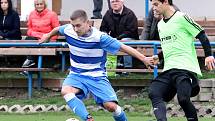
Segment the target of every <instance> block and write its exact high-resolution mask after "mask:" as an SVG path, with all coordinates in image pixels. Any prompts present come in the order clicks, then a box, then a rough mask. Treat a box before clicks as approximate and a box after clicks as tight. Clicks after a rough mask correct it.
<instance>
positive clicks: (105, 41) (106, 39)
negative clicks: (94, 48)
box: [100, 34, 122, 54]
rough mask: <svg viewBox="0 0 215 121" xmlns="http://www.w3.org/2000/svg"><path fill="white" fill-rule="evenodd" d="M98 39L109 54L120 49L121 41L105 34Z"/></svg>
mask: <svg viewBox="0 0 215 121" xmlns="http://www.w3.org/2000/svg"><path fill="white" fill-rule="evenodd" d="M100 39H101V40H100V42H101V47H102V48H103V49H104V50H105V51H107V52H109V53H111V54H116V53H117V52H118V51H119V50H120V47H121V45H122V43H121V42H119V41H118V40H117V39H115V38H112V37H111V36H109V35H107V34H104V35H102V36H101V38H100Z"/></svg>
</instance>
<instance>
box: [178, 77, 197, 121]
mask: <svg viewBox="0 0 215 121" xmlns="http://www.w3.org/2000/svg"><path fill="white" fill-rule="evenodd" d="M176 87H177V98H178V102H179V105H180V106H181V107H182V109H183V110H184V112H185V116H186V117H187V120H188V121H198V117H197V112H196V109H195V107H194V105H193V104H192V102H191V100H190V96H191V91H192V85H191V79H190V78H189V77H188V78H184V79H181V80H177V83H176Z"/></svg>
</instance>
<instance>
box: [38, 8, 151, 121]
mask: <svg viewBox="0 0 215 121" xmlns="http://www.w3.org/2000/svg"><path fill="white" fill-rule="evenodd" d="M70 19H71V22H70V23H71V24H67V25H64V26H60V27H56V28H55V29H53V30H52V31H51V32H50V33H48V34H44V35H43V37H42V39H41V40H40V43H42V42H48V40H49V39H50V38H51V37H52V36H54V35H56V34H58V33H60V34H62V35H65V37H66V41H67V43H68V45H69V48H70V49H69V50H70V63H71V67H70V68H71V70H70V74H69V75H68V76H67V78H66V79H65V80H64V82H63V86H62V90H61V93H62V95H63V96H64V99H65V101H66V102H67V105H68V106H69V107H70V108H71V110H72V111H73V112H74V113H75V114H76V115H77V116H79V117H80V118H81V119H82V120H83V121H94V120H93V118H92V116H91V115H90V114H89V112H88V111H87V109H86V107H85V105H84V103H83V102H82V101H81V99H84V98H86V96H87V95H88V93H89V92H91V93H92V95H93V97H94V99H95V101H96V103H97V104H99V105H101V106H103V107H104V108H105V109H107V110H108V111H109V112H112V113H113V118H114V120H115V121H127V117H126V115H125V112H124V111H123V110H122V108H121V107H120V106H119V105H118V103H117V102H118V100H117V96H116V93H115V92H114V90H113V88H112V87H111V84H110V82H109V80H108V79H107V75H106V74H107V72H106V67H105V65H106V64H105V63H106V56H107V52H110V53H112V54H116V53H117V52H118V51H119V50H121V51H123V52H125V53H128V54H130V55H132V56H134V57H136V58H138V59H139V60H141V61H142V62H144V63H145V64H146V65H149V64H152V63H153V59H152V58H148V57H145V56H144V55H142V54H141V53H139V52H138V51H137V50H135V49H133V48H131V47H129V46H127V45H124V44H123V43H120V42H119V41H117V40H116V39H114V38H112V37H110V36H109V35H107V34H105V33H103V32H100V31H99V30H97V29H96V28H95V27H91V26H90V24H89V20H88V17H87V15H86V12H85V11H83V10H76V11H74V12H73V13H72V15H71V17H70Z"/></svg>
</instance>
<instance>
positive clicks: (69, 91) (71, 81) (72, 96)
mask: <svg viewBox="0 0 215 121" xmlns="http://www.w3.org/2000/svg"><path fill="white" fill-rule="evenodd" d="M61 93H62V95H63V97H64V99H65V101H66V103H67V105H68V106H69V107H70V109H71V110H72V111H73V112H74V113H75V114H76V115H77V116H79V117H80V118H81V119H82V120H84V121H87V119H88V118H91V116H90V115H89V112H88V111H87V109H86V107H85V105H84V103H83V102H82V100H80V99H81V98H84V97H85V96H86V94H87V93H88V91H87V89H86V87H85V86H84V85H83V84H82V83H81V78H80V77H78V76H76V75H74V74H70V75H68V76H67V78H66V79H65V80H64V82H63V86H62V90H61Z"/></svg>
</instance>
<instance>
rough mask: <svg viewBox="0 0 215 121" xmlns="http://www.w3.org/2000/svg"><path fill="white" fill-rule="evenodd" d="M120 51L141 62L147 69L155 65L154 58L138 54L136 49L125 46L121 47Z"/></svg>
mask: <svg viewBox="0 0 215 121" xmlns="http://www.w3.org/2000/svg"><path fill="white" fill-rule="evenodd" d="M120 50H121V51H123V52H125V53H127V54H129V55H131V56H133V57H136V58H137V59H139V60H141V61H142V62H143V63H144V64H145V65H146V66H147V67H149V66H151V65H153V63H154V60H153V58H152V57H146V56H144V55H143V54H141V53H140V52H138V51H137V50H136V49H134V48H132V47H130V46H127V45H124V44H123V45H122V46H121V48H120Z"/></svg>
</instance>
